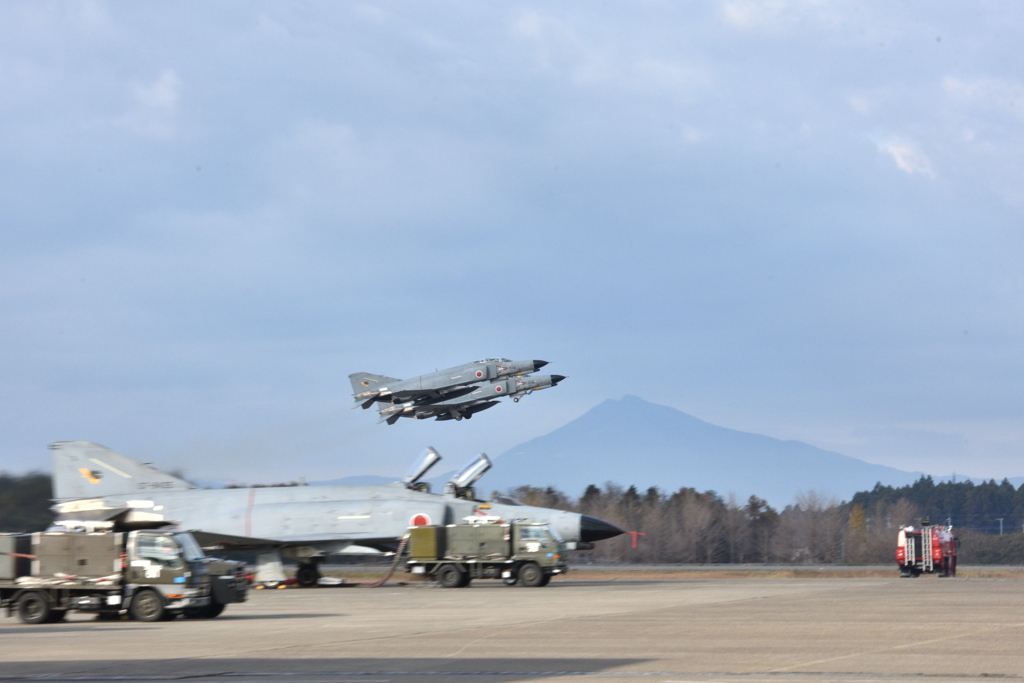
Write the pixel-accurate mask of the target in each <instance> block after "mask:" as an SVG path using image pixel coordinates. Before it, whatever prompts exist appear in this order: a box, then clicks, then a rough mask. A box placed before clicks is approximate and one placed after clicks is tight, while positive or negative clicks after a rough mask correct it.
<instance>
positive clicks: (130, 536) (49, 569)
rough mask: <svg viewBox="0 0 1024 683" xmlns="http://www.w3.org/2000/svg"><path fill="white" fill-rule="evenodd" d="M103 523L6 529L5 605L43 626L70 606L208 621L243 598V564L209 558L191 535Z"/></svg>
mask: <svg viewBox="0 0 1024 683" xmlns="http://www.w3.org/2000/svg"><path fill="white" fill-rule="evenodd" d="M98 528H99V526H98V525H97V524H96V523H89V524H88V525H82V526H79V527H66V528H65V530H63V531H47V532H40V533H33V534H21V535H17V534H0V559H3V558H6V559H5V561H0V606H2V607H6V608H7V611H8V614H11V613H13V612H14V611H15V610H16V611H17V612H18V616H19V617H21V619H22V621H24V622H26V623H30V624H38V623H46V622H54V621H60V620H62V619H63V618H64V616H65V614H66V613H67V612H68V611H70V610H75V611H81V612H92V613H95V614H97V615H98V616H99V617H100V618H117V617H119V616H120V615H121V614H124V613H125V612H127V614H128V615H129V616H131V617H132V618H133V619H136V620H138V621H159V620H164V619H173V618H175V617H177V616H178V615H180V614H184V615H185V616H186V617H199V618H208V617H215V616H217V615H218V614H220V612H221V611H222V610H223V609H224V605H225V604H227V603H231V602H241V601H244V600H245V597H246V589H247V585H246V582H245V580H244V568H243V566H242V565H241V564H240V563H237V562H226V561H222V560H211V559H209V558H207V557H206V556H205V555H204V554H203V551H202V549H201V548H200V547H199V544H198V543H196V541H195V539H194V538H193V537H192V535H191V534H190V533H188V532H182V531H167V530H153V529H147V530H142V529H136V530H131V531H113V530H111V529H110V528H109V527H108V528H104V530H102V531H98V530H97V529H98ZM240 579H241V580H240Z"/></svg>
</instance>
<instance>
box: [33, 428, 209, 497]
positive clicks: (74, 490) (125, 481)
mask: <svg viewBox="0 0 1024 683" xmlns="http://www.w3.org/2000/svg"><path fill="white" fill-rule="evenodd" d="M50 450H51V454H50V458H51V461H52V464H53V497H54V499H56V500H57V501H63V500H73V499H75V498H100V497H102V496H113V495H118V494H125V493H139V494H142V495H144V494H145V493H146V492H147V491H157V490H158V491H183V490H185V489H194V488H197V487H196V486H195V484H190V483H189V482H187V481H185V480H184V479H179V478H178V477H175V476H174V475H171V474H166V473H164V472H161V471H160V470H158V469H155V468H153V467H150V466H149V465H144V464H143V463H141V462H136V461H135V460H132V459H131V458H129V457H126V456H124V455H121V454H120V453H115V452H114V451H112V450H110V449H109V448H105V447H103V446H100V445H99V444H95V443H89V442H88V441H57V442H55V443H52V444H50Z"/></svg>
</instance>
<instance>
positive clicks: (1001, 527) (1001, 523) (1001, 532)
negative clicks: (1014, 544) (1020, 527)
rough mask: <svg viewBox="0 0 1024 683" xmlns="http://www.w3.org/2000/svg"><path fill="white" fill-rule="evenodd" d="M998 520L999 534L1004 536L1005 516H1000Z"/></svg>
mask: <svg viewBox="0 0 1024 683" xmlns="http://www.w3.org/2000/svg"><path fill="white" fill-rule="evenodd" d="M997 521H998V522H999V535H1000V536H1002V535H1003V518H1002V517H1000V518H998V520H997Z"/></svg>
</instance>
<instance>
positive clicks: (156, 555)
mask: <svg viewBox="0 0 1024 683" xmlns="http://www.w3.org/2000/svg"><path fill="white" fill-rule="evenodd" d="M135 555H136V556H137V557H138V559H140V560H150V561H152V562H156V563H157V564H160V565H163V566H164V567H171V568H172V569H180V568H181V567H183V566H184V565H185V563H184V562H183V561H182V559H181V547H180V546H179V545H178V544H177V543H176V542H175V540H174V538H173V537H171V536H170V535H169V534H139V535H138V536H137V537H136V538H135Z"/></svg>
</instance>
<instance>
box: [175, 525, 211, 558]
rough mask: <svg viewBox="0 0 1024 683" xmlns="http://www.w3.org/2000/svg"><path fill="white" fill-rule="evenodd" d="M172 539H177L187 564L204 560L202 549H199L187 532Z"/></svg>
mask: <svg viewBox="0 0 1024 683" xmlns="http://www.w3.org/2000/svg"><path fill="white" fill-rule="evenodd" d="M174 538H176V539H177V541H178V544H179V545H180V546H181V550H182V553H183V554H184V555H185V559H186V560H188V561H189V562H201V561H203V560H205V559H206V555H205V554H204V553H203V549H202V548H200V547H199V544H198V543H197V542H196V539H195V538H194V537H193V536H192V534H190V533H187V532H182V533H177V534H174Z"/></svg>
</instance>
